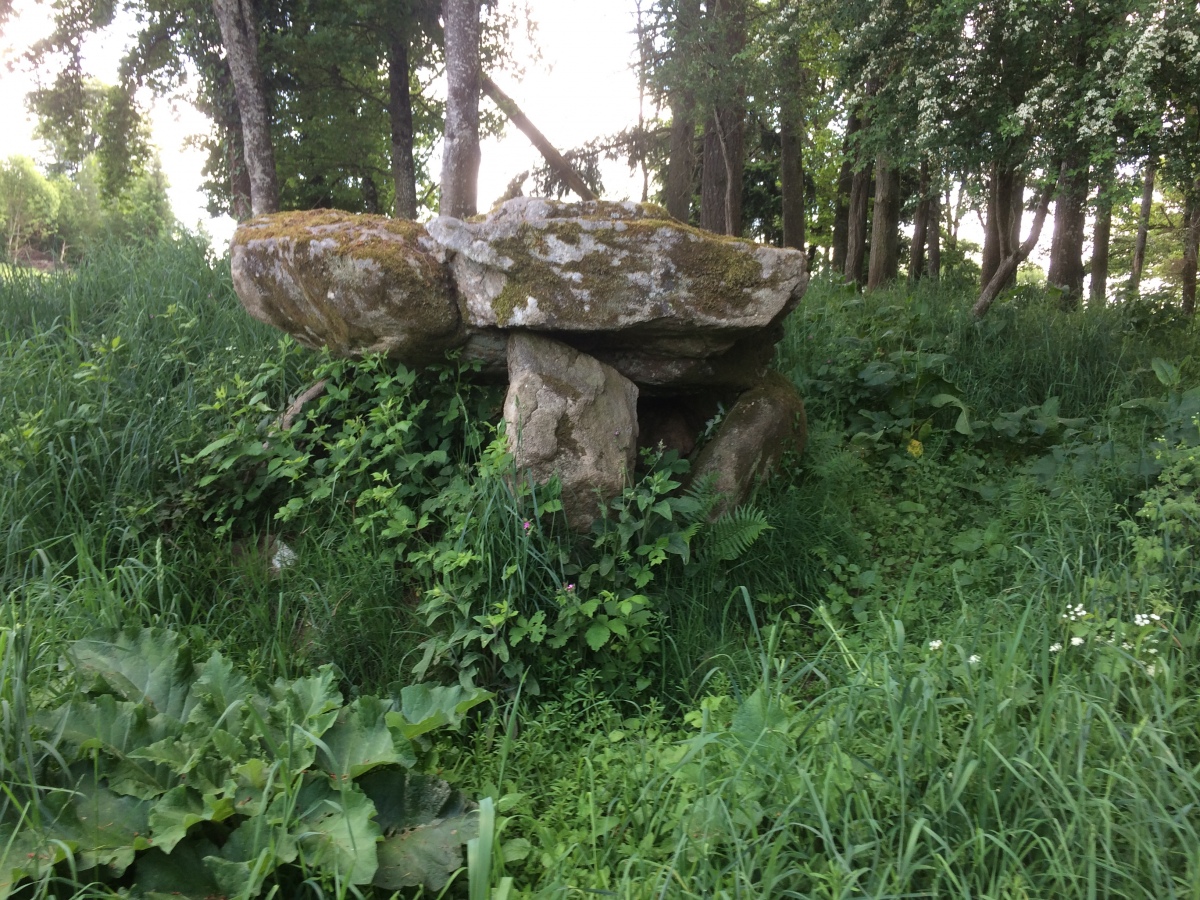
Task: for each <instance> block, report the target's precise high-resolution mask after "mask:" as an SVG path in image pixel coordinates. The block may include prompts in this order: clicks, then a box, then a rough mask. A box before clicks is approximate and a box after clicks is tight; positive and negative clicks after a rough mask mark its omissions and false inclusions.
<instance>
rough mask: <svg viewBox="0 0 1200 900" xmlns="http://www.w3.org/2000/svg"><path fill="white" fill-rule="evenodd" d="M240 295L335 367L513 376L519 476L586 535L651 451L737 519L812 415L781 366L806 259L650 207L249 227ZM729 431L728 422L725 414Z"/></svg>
mask: <svg viewBox="0 0 1200 900" xmlns="http://www.w3.org/2000/svg"><path fill="white" fill-rule="evenodd" d="M231 257H232V265H233V284H234V288H235V290H236V291H237V294H238V296H239V297H240V298H241V301H242V304H243V305H244V306H245V308H246V310H247V311H248V312H249V313H250V314H251V315H252V316H253V317H254V318H256V319H259V320H260V321H263V322H266V323H267V324H270V325H273V326H275V327H277V328H280V329H282V330H283V331H285V332H287V333H288V334H290V335H292V336H293V337H295V338H296V340H297V341H299V342H300V343H302V344H304V345H307V346H310V347H314V348H318V347H327V348H329V350H330V351H331V352H332V353H334V354H335V355H342V356H349V357H359V356H363V355H365V354H370V353H384V354H387V355H388V356H389V357H391V358H393V359H396V360H398V361H399V362H401V363H403V364H405V365H407V366H422V365H426V364H429V363H432V362H436V361H438V360H441V359H444V358H445V355H446V353H447V351H450V350H458V351H459V353H460V355H461V357H462V358H464V359H467V360H476V361H478V362H479V364H480V366H479V368H480V371H481V373H482V375H483V376H484V377H490V378H506V379H507V382H508V393H507V396H506V399H505V403H504V418H505V426H506V434H507V436H508V441H509V445H510V448H511V450H512V452H513V455H514V460H515V463H516V465H517V466H518V467H519V468H521V469H523V470H524V469H528V470H530V471H531V472H532V474H533V476H534V477H535V479H537V480H538V481H539V482H545V481H547V480H549V479H550V478H552V477H555V476H557V477H558V478H559V479H560V481H561V484H562V499H563V506H564V509H565V511H566V514H567V518H568V521H569V522H570V524H571V526H572V527H573V528H577V529H581V530H583V529H586V528H588V527H589V526H590V525H591V523H592V521H593V520H594V518H595V517H596V515H597V514H598V511H599V508H600V504H601V503H605V502H607V500H608V499H610V498H611V497H613V496H615V495H617V494H619V493H620V491H621V490H622V488H623V487H624V485H625V484H626V480H627V478H628V476H629V474H630V473H632V472H633V470H634V464H635V462H636V454H637V451H638V448H639V447H647V446H649V447H657V446H663V447H666V448H670V449H677V450H679V451H681V452H682V453H683V454H684V455H688V454H691V453H693V451H694V449H695V448H696V445H697V441H698V438H699V437H700V434H701V432H702V431H703V430H704V429H705V425H706V423H708V424H709V426H710V428H712V427H713V425H714V423H715V429H714V433H713V434H712V436H711V438H710V439H709V440H707V441H706V442H704V443H703V446H702V447H701V448H700V449H699V452H698V454H696V455H695V458H694V459H693V465H692V478H693V479H700V478H710V479H712V483H713V486H714V487H715V489H716V490H717V491H718V492H719V493H720V494H721V497H722V499H721V501H720V502H719V503H718V505H717V507H716V509H715V512H716V513H718V514H719V513H720V512H724V511H726V510H728V509H731V508H732V507H733V506H734V505H736V504H737V503H740V502H742V500H744V499H745V497H746V496H747V495H748V494H749V492H750V491H751V489H752V487H753V485H754V482H755V479H756V478H758V477H760V476H762V475H765V474H766V473H767V472H768V471H769V470H770V469H771V468H772V467H773V466H774V465H775V464H776V463H777V462H778V460H779V459H780V457H781V456H782V455H783V453H784V452H786V451H787V450H788V449H790V448H796V449H799V448H801V447H802V446H803V443H804V437H805V431H804V427H805V426H804V404H803V401H802V400H801V398H800V396H799V394H798V393H797V392H796V389H795V387H794V386H793V385H792V384H791V382H789V381H788V380H787V379H785V378H783V377H781V376H779V375H772V374H770V373H769V372H768V365H769V364H770V362H771V359H772V357H773V355H774V351H775V344H776V343H777V342H778V340H779V339H780V337H781V336H782V333H783V326H782V322H783V319H784V317H785V316H786V315H787V314H788V313H789V312H790V311H791V310H792V309H793V308H794V307H795V306H796V304H797V303H798V302H799V301H800V298H801V297H802V296H803V294H804V290H805V288H806V286H807V284H808V275H807V272H806V270H805V258H804V254H803V253H801V252H799V251H797V250H782V249H778V248H775V247H767V246H762V245H760V244H755V243H753V242H750V241H744V240H740V239H735V238H728V237H722V236H719V235H715V234H712V233H710V232H706V231H702V230H700V229H697V228H692V227H690V226H688V225H685V224H682V223H680V222H678V221H676V220H675V219H672V218H671V217H670V216H669V215H668V214H667V212H666V211H665V210H663V209H662V208H660V207H657V206H654V205H653V204H644V203H642V204H639V203H628V202H626V203H612V202H605V201H585V202H577V203H570V202H562V201H553V200H545V199H540V198H534V197H518V198H516V199H513V200H509V201H507V202H505V203H503V204H502V205H500V206H498V207H497V208H496V209H495V210H493V211H492V212H491V213H489V214H487V215H485V216H481V217H477V218H475V219H470V220H460V219H454V218H449V217H445V216H443V217H440V218H435V219H433V220H432V221H430V222H429V223H427V224H420V223H417V222H410V221H404V220H398V219H388V218H385V217H382V216H373V215H361V214H351V213H344V212H338V211H335V210H312V211H307V212H292V213H276V214H273V215H268V216H260V217H258V218H255V219H251V220H249V221H247V222H245V223H243V224H242V225H241V226H240V227H239V228H238V230H237V233H236V234H235V235H234V238H233V242H232V245H231ZM721 413H723V414H721Z"/></svg>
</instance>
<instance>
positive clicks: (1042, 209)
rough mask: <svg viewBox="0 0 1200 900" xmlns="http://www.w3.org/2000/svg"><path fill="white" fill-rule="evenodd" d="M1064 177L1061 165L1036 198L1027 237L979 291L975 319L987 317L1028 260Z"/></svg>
mask: <svg viewBox="0 0 1200 900" xmlns="http://www.w3.org/2000/svg"><path fill="white" fill-rule="evenodd" d="M1066 177H1067V167H1066V165H1063V166H1062V168H1061V169H1060V170H1059V174H1058V181H1056V182H1054V183H1053V184H1048V185H1046V187H1044V188H1042V193H1041V196H1040V197H1039V198H1038V205H1037V211H1036V212H1035V213H1034V215H1033V224H1032V225H1031V226H1030V228H1029V237H1027V238H1026V239H1025V242H1024V243H1023V244H1021V245H1020V246H1019V247H1017V248H1016V249H1015V252H1013V253H1010V254H1008V255H1006V256H1004V257H1003V258H1002V259H1001V260H1000V262H999V264H998V265H997V266H996V270H995V272H993V273H992V277H991V279H990V280H989V281H988V282H987V284H985V285H984V287H983V290H982V291H980V293H979V299H978V300H976V301H975V305H974V306H973V307H972V308H971V313H972V314H973V315H974V316H975V318H977V319H982V318H983V317H984V316H985V315H987V311H988V310H989V309H990V308H991V305H992V303H994V302H995V300H996V298H997V297H999V296H1000V292H1001V291H1003V290H1004V288H1005V285H1007V284H1008V283H1009V281H1011V280H1012V279H1014V278H1015V277H1016V274H1017V267H1018V266H1020V265H1021V263H1023V262H1024V261H1025V260H1027V259H1028V258H1029V254H1030V253H1032V252H1033V248H1034V247H1036V246H1037V242H1038V238H1039V237H1041V235H1042V226H1043V225H1044V224H1045V223H1046V213H1047V212H1048V211H1049V210H1050V199H1051V197H1053V196H1054V190H1055V188H1056V187H1057V185H1058V184H1059V183H1060V182H1062V181H1063V180H1064V179H1065V178H1066Z"/></svg>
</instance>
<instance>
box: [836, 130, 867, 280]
mask: <svg viewBox="0 0 1200 900" xmlns="http://www.w3.org/2000/svg"><path fill="white" fill-rule="evenodd" d="M861 125H862V123H861V122H860V121H859V118H858V112H857V111H852V112H851V113H850V117H849V119H848V120H847V121H846V137H845V138H844V139H843V140H842V167H841V169H840V170H839V171H838V180H837V206H836V207H835V210H834V214H833V260H832V263H831V265H832V267H833V271H835V272H845V271H846V241H847V237H848V235H849V231H850V192H851V190H852V189H853V186H854V163H853V159H854V135H855V134H856V133H857V132H858V129H859V128H860V127H861Z"/></svg>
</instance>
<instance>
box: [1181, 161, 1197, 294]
mask: <svg viewBox="0 0 1200 900" xmlns="http://www.w3.org/2000/svg"><path fill="white" fill-rule="evenodd" d="M1198 253H1200V178H1197V179H1196V181H1195V183H1194V184H1193V185H1192V189H1191V190H1190V191H1189V192H1188V197H1187V218H1186V220H1185V222H1184V232H1183V271H1182V272H1180V275H1179V279H1180V282H1181V283H1182V285H1183V302H1182V305H1181V308H1182V309H1183V312H1184V314H1185V315H1188V316H1194V315H1195V314H1196V257H1197V254H1198Z"/></svg>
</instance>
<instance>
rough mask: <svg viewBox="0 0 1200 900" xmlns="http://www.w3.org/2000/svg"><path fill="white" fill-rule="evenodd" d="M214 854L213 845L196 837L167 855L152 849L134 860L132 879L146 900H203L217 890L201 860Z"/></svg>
mask: <svg viewBox="0 0 1200 900" xmlns="http://www.w3.org/2000/svg"><path fill="white" fill-rule="evenodd" d="M217 852H218V851H217V848H216V846H215V845H214V844H212V843H210V842H209V841H205V840H201V839H199V838H194V839H191V840H187V841H184V842H183V843H181V844H179V845H178V846H177V847H176V848H175V849H174V850H172V851H171V854H170V855H169V856H168V855H167V854H166V853H163V852H162V851H161V850H158V849H152V850H150V851H149V852H148V853H145V854H143V855H142V856H140V857H139V858H138V861H137V864H136V866H135V867H134V872H135V880H136V882H137V885H138V887H139V888H140V889H141V890H142V891H143V893H144V895H145V896H146V897H147V898H157V897H163V898H167V897H171V898H182V900H207V898H210V897H217V896H219V895H220V893H221V888H220V886H219V885H218V884H217V880H216V878H214V877H213V873H212V870H211V869H210V868H209V867H208V865H207V864H206V863H205V860H204V858H205V857H206V856H213V855H215V854H216V853H217Z"/></svg>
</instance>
